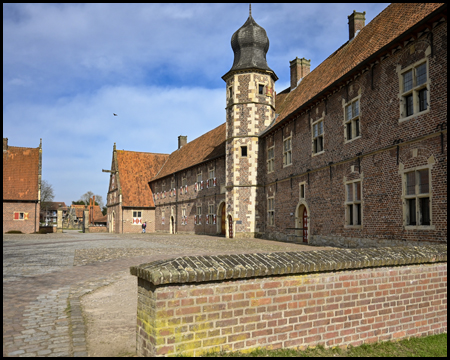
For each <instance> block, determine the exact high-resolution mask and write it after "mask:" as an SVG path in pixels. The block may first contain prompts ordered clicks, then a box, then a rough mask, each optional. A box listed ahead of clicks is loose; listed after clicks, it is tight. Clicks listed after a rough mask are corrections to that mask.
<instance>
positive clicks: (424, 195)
mask: <svg viewBox="0 0 450 360" xmlns="http://www.w3.org/2000/svg"><path fill="white" fill-rule="evenodd" d="M430 209H431V206H430V175H429V169H423V170H414V171H410V172H407V173H405V208H404V210H405V214H406V225H413V226H414V225H425V226H428V225H431V214H430Z"/></svg>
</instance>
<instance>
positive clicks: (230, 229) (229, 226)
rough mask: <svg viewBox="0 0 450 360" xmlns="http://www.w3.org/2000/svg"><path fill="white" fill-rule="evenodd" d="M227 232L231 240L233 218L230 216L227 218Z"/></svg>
mask: <svg viewBox="0 0 450 360" xmlns="http://www.w3.org/2000/svg"><path fill="white" fill-rule="evenodd" d="M228 231H229V238H230V239H232V238H233V218H232V217H231V215H229V216H228Z"/></svg>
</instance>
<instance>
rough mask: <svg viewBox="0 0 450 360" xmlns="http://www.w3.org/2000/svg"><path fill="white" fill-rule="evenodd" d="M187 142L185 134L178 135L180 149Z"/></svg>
mask: <svg viewBox="0 0 450 360" xmlns="http://www.w3.org/2000/svg"><path fill="white" fill-rule="evenodd" d="M186 144H187V136H183V135H180V136H178V149H181V148H182V147H183V146H184V145H186Z"/></svg>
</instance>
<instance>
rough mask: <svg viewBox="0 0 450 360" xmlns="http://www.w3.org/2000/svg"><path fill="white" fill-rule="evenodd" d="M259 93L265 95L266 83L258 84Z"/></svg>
mask: <svg viewBox="0 0 450 360" xmlns="http://www.w3.org/2000/svg"><path fill="white" fill-rule="evenodd" d="M258 94H259V95H264V85H263V84H259V86H258Z"/></svg>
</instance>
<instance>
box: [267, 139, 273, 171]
mask: <svg viewBox="0 0 450 360" xmlns="http://www.w3.org/2000/svg"><path fill="white" fill-rule="evenodd" d="M271 150H272V157H269V154H270V151H271ZM274 165H275V144H273V145H272V146H271V147H269V148H268V149H267V173H268V174H270V173H272V172H274V171H275V170H274Z"/></svg>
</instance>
